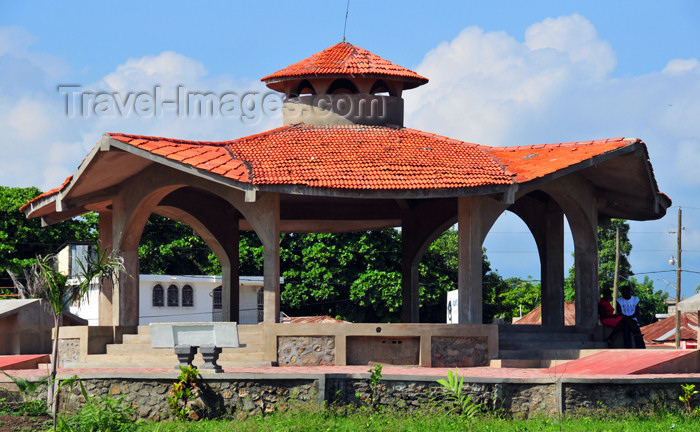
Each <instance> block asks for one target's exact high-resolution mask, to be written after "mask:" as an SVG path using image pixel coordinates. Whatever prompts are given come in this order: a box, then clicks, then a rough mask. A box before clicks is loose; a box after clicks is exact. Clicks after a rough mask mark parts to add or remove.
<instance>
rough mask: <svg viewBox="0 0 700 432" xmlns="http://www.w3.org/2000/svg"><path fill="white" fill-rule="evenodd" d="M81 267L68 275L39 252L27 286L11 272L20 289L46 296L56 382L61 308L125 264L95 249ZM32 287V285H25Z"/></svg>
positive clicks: (51, 398)
mask: <svg viewBox="0 0 700 432" xmlns="http://www.w3.org/2000/svg"><path fill="white" fill-rule="evenodd" d="M78 264H79V267H80V271H79V274H78V276H77V277H75V278H72V279H68V276H67V275H65V274H63V273H61V272H59V271H58V270H57V269H56V256H55V255H47V256H44V257H41V256H38V257H37V260H36V262H35V263H34V264H33V265H32V266H31V269H30V270H29V271H28V272H26V273H25V275H27V286H26V287H25V286H23V285H22V284H21V282H20V281H19V280H17V279H16V277H15V276H14V275H13V274H12V273H10V275H11V276H12V279H13V281H14V282H15V284H16V285H17V287H18V288H19V289H21V290H22V291H25V292H28V293H31V295H33V296H35V297H36V298H40V299H42V300H45V301H46V302H47V303H48V305H49V307H50V308H51V313H52V315H53V319H54V329H55V333H54V340H53V349H52V357H51V358H52V364H51V375H50V377H51V381H52V382H55V379H56V368H57V367H58V360H59V359H58V341H59V334H60V330H61V324H62V318H63V311H64V310H65V309H66V308H67V307H68V306H69V305H71V304H73V303H78V302H80V301H81V300H82V299H83V298H84V297H85V296H86V295H87V293H88V291H89V290H90V285H91V284H92V282H93V281H94V280H97V283H98V284H99V286H100V288H101V286H102V284H103V282H104V280H105V279H108V278H110V279H111V278H112V277H113V276H115V275H116V273H117V272H122V271H124V264H123V261H122V260H121V258H120V257H118V256H117V255H116V254H114V255H109V254H107V252H106V251H99V250H98V251H97V252H96V254H95V256H93V255H92V254H87V255H86V259H85V261H84V262H83V261H79V262H78ZM28 287H31V288H28ZM54 388H55V387H54V386H50V387H49V392H48V395H47V398H48V404H49V406H52V407H53V422H54V430H55V429H56V407H57V404H56V403H55V398H54V397H55V395H54Z"/></svg>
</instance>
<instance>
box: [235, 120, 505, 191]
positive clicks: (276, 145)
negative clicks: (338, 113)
mask: <svg viewBox="0 0 700 432" xmlns="http://www.w3.org/2000/svg"><path fill="white" fill-rule="evenodd" d="M226 145H227V147H228V148H229V149H230V150H231V151H232V153H233V154H234V155H236V157H238V158H240V159H242V160H246V161H248V162H249V163H250V166H251V167H252V171H253V173H254V175H255V181H254V183H255V184H285V185H305V186H310V187H327V188H337V189H365V190H369V189H375V190H377V189H384V190H386V189H443V188H462V187H474V186H484V185H508V184H512V180H511V178H510V176H509V175H507V174H505V173H504V170H503V168H502V167H501V166H500V165H499V164H498V163H497V162H496V161H495V160H494V159H493V158H492V157H491V156H490V155H489V154H488V153H487V152H485V151H483V150H481V149H479V148H477V146H475V145H472V144H470V145H465V143H462V142H461V141H455V140H445V139H441V138H436V137H434V136H431V135H429V134H426V133H423V132H420V131H415V130H412V129H405V128H404V129H397V128H390V127H383V126H355V125H353V126H310V125H303V124H296V125H291V126H287V127H284V128H279V129H275V130H274V131H271V133H268V134H262V135H257V136H252V137H245V138H241V139H239V140H236V141H233V142H230V143H227V144H226Z"/></svg>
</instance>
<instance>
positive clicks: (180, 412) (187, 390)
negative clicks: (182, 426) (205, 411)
mask: <svg viewBox="0 0 700 432" xmlns="http://www.w3.org/2000/svg"><path fill="white" fill-rule="evenodd" d="M198 379H199V371H198V370H197V367H196V366H192V365H188V366H187V367H185V366H180V376H178V381H177V382H174V383H173V388H172V389H170V394H171V396H166V401H167V402H168V407H169V408H170V410H171V411H172V412H173V414H174V415H175V418H177V419H178V420H181V421H183V420H199V419H200V418H201V415H202V413H201V412H198V410H197V409H195V408H193V407H192V406H191V404H189V403H188V402H190V401H191V400H192V399H194V398H195V397H197V395H198V393H199V389H198V388H197V381H198Z"/></svg>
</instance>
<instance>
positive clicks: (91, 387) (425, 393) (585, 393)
mask: <svg viewBox="0 0 700 432" xmlns="http://www.w3.org/2000/svg"><path fill="white" fill-rule="evenodd" d="M174 381H175V379H174V378H170V379H163V378H149V377H143V378H111V379H110V378H86V379H83V384H84V385H85V387H86V389H87V391H88V393H89V394H90V395H112V396H115V397H123V398H124V400H125V401H126V402H128V403H129V404H131V406H132V407H133V408H134V409H135V410H136V414H137V417H139V418H146V419H156V420H161V419H167V418H170V411H169V409H168V407H167V404H166V400H165V398H166V396H168V391H169V390H170V388H171V386H172V384H173V382H174ZM681 384H696V385H700V378H697V377H687V378H682V379H680V378H654V379H649V378H642V379H637V378H634V379H620V380H601V379H598V380H593V379H590V380H582V379H578V378H577V379H567V378H563V379H554V380H543V379H532V380H530V379H519V380H502V379H498V378H495V379H493V380H492V381H491V382H465V383H464V387H463V392H464V393H465V394H468V395H470V396H471V397H472V399H473V400H474V402H475V403H482V404H483V409H484V410H489V411H492V410H502V411H503V412H505V413H511V414H512V415H513V416H515V417H520V418H527V417H530V416H533V415H544V416H552V415H555V414H556V413H557V412H559V410H562V411H563V412H567V413H580V412H590V411H593V410H603V411H615V410H625V411H634V410H637V409H640V410H651V409H654V408H658V407H665V408H674V407H676V408H678V407H679V402H678V395H679V394H680V393H681V386H680V385H681ZM200 388H202V390H203V393H202V400H203V401H204V405H205V406H206V407H207V408H208V409H209V410H210V413H211V415H212V416H216V415H221V414H229V415H233V416H239V415H250V414H256V413H268V412H272V411H276V410H286V409H288V408H289V406H290V405H291V404H293V403H312V404H318V403H319V402H320V401H322V400H323V401H325V402H327V403H340V404H345V403H352V404H362V403H365V402H366V401H367V399H368V397H369V396H370V395H371V389H370V387H369V380H368V379H367V378H365V379H361V378H357V377H356V376H355V375H353V376H338V375H337V374H333V375H315V376H311V377H309V378H303V377H302V378H296V377H295V378H290V377H283V376H275V374H270V376H269V377H265V378H260V377H258V378H256V379H239V378H236V377H234V378H231V377H229V378H222V377H206V378H204V379H202V380H201V381H200ZM73 393H74V394H73V396H72V399H71V405H70V407H69V410H75V409H77V408H78V406H79V405H80V403H81V398H82V397H81V396H80V391H79V389H78V388H77V387H76V388H75V389H74V390H73ZM443 395H444V391H443V390H442V389H440V388H439V385H438V384H437V383H436V382H435V381H433V380H432V379H429V378H426V377H416V379H415V380H406V379H399V380H397V379H391V377H389V378H386V379H382V380H381V383H380V386H379V394H378V396H379V404H380V405H385V406H387V407H392V408H396V409H405V410H408V411H410V410H413V409H417V408H419V407H423V406H427V405H428V404H432V403H434V401H440V400H441V397H442V396H443ZM375 397H376V396H375ZM65 399H66V392H62V395H61V405H62V406H63V407H65ZM438 403H445V404H447V403H448V402H447V401H444V402H438Z"/></svg>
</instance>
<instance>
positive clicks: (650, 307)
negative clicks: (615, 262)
mask: <svg viewBox="0 0 700 432" xmlns="http://www.w3.org/2000/svg"><path fill="white" fill-rule="evenodd" d="M629 284H630V287H631V288H632V294H633V295H635V296H637V297H639V317H638V318H637V319H638V320H639V325H640V326H645V325H647V324H651V323H653V322H654V321H656V316H655V315H656V314H657V313H665V312H666V304H665V303H664V300H666V299H667V298H668V293H667V292H665V291H663V290H655V289H654V282H653V281H652V280H651V279H649V276H644V280H643V281H641V282H639V281H637V279H636V278H634V277H631V278H630V279H629Z"/></svg>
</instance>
